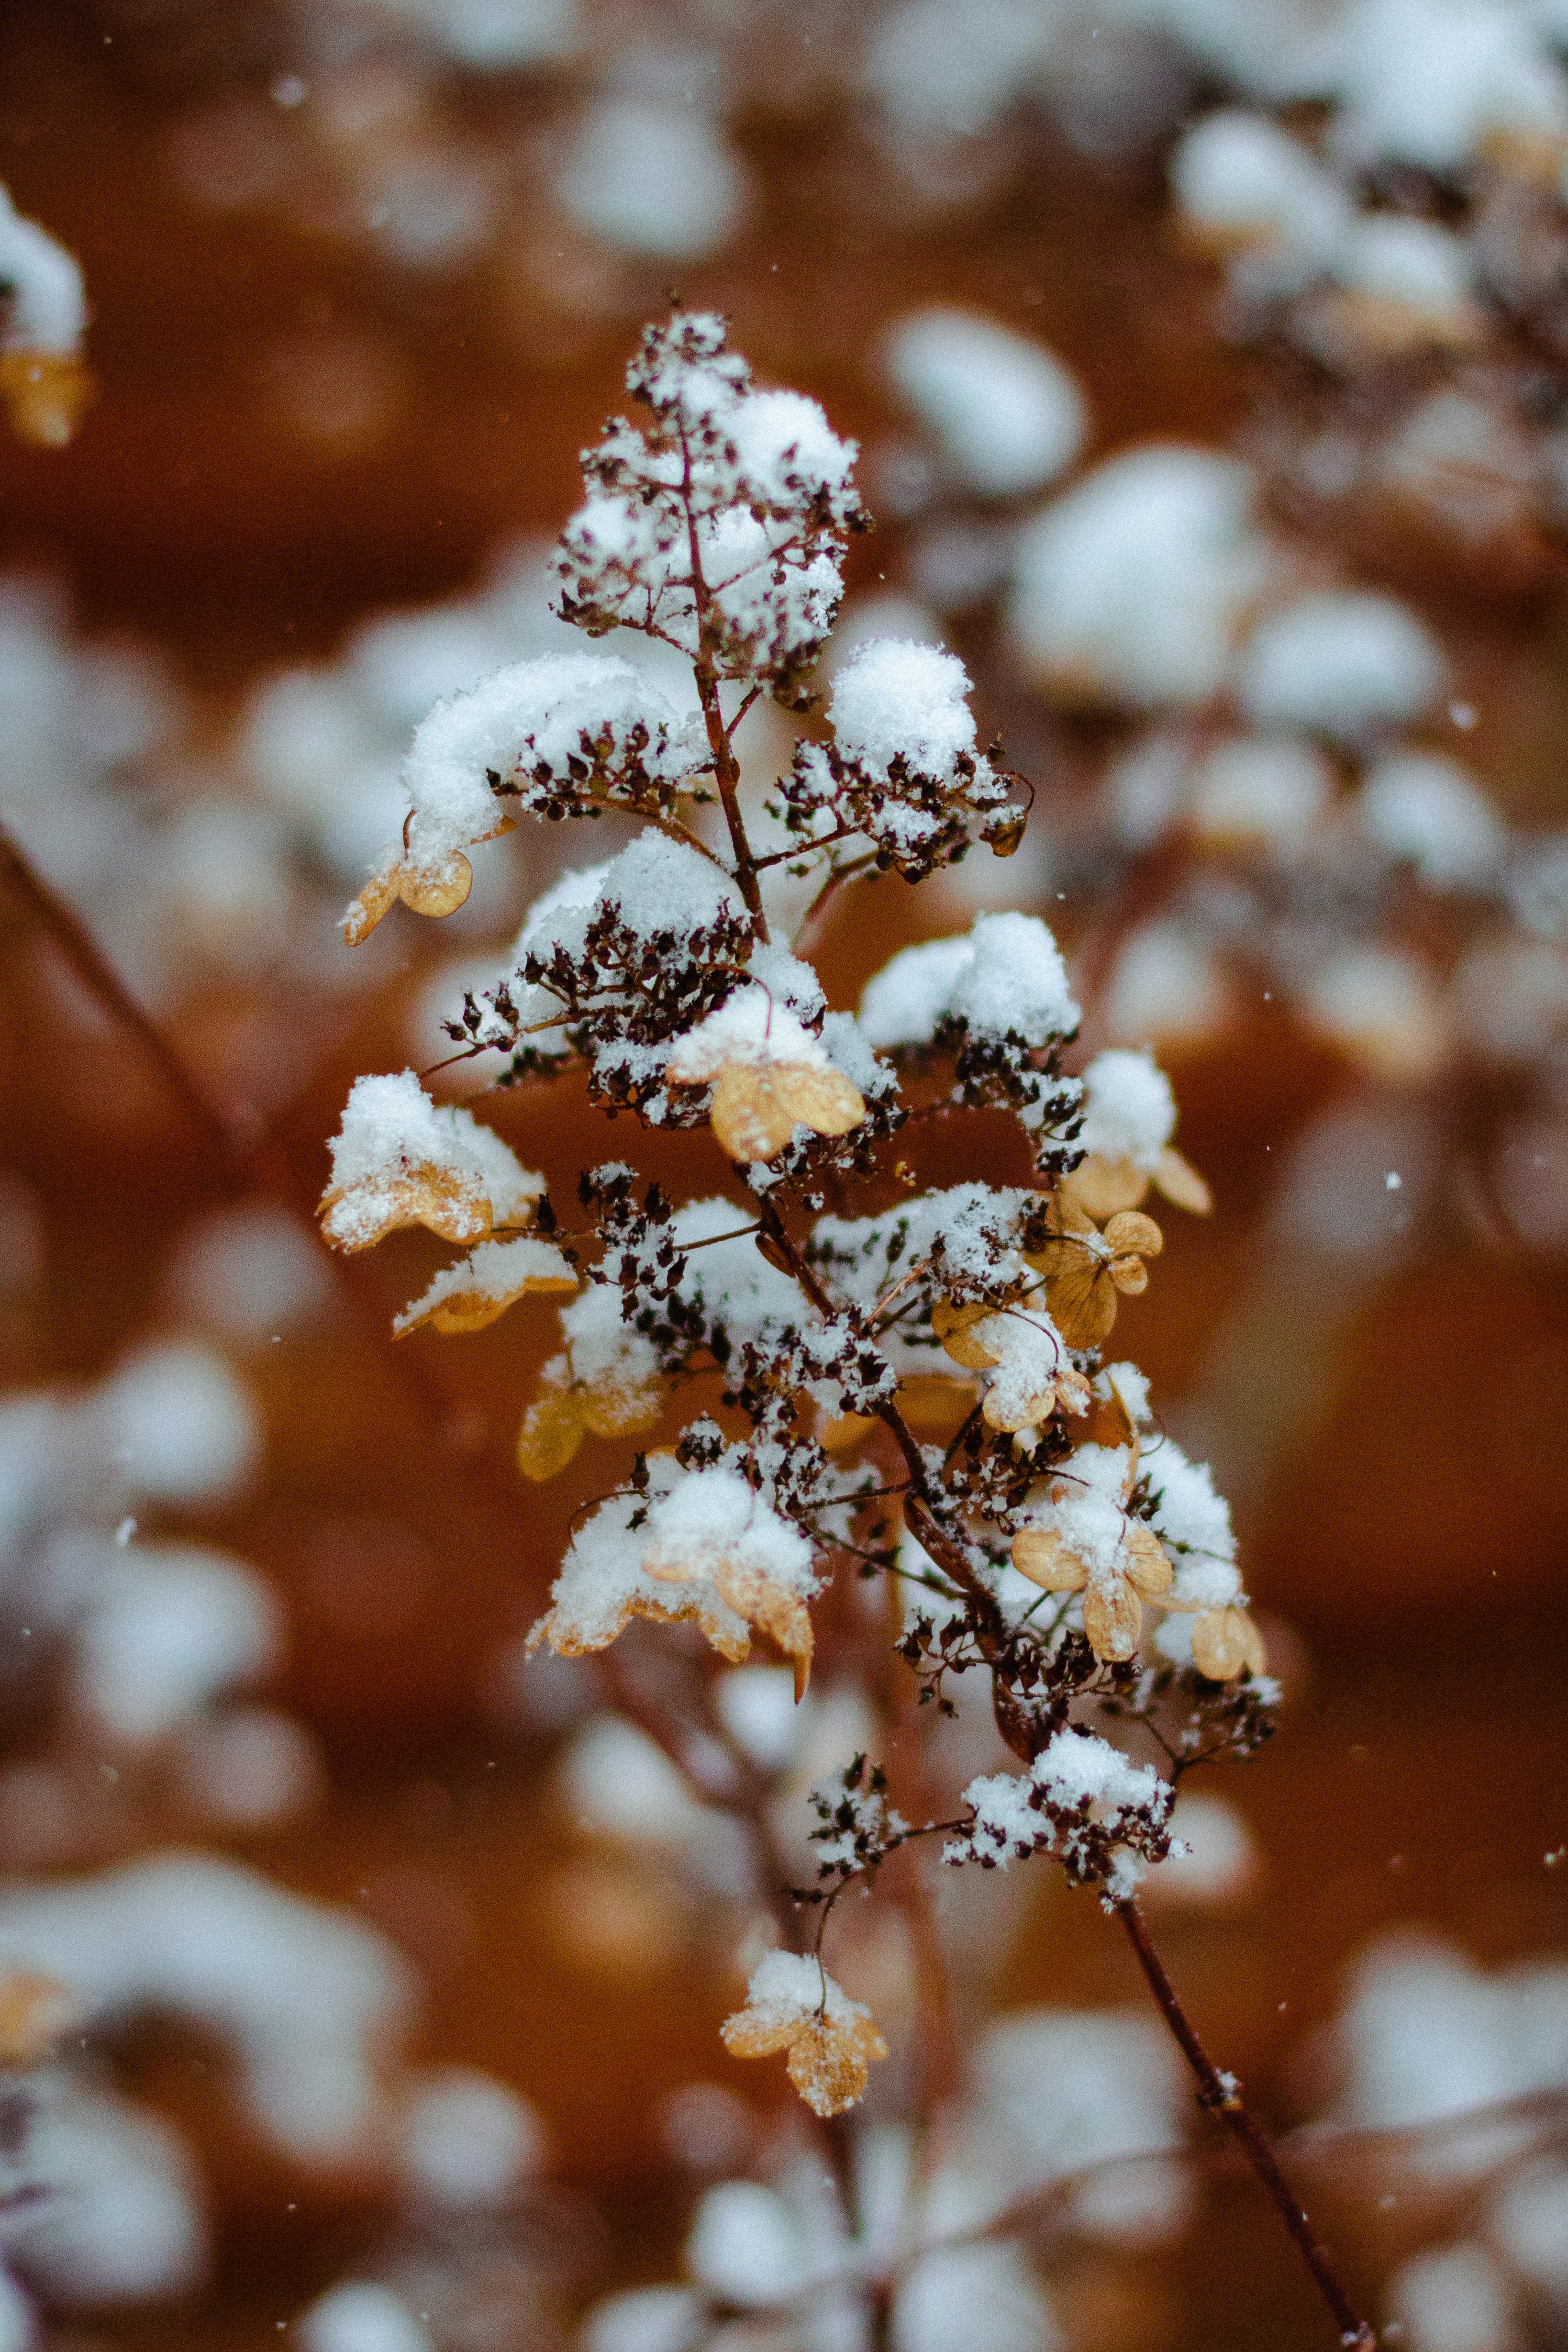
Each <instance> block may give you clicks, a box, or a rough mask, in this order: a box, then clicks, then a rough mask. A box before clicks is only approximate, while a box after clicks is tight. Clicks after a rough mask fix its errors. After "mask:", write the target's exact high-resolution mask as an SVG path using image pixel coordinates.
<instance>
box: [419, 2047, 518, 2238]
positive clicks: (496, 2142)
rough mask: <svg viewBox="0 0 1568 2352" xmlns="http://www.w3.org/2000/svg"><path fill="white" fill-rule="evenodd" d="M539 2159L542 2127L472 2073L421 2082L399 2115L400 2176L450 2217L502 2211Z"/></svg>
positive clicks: (507, 2093) (486, 2078) (507, 2092)
mask: <svg viewBox="0 0 1568 2352" xmlns="http://www.w3.org/2000/svg"><path fill="white" fill-rule="evenodd" d="M543 2157H544V2127H543V2126H542V2125H541V2124H540V2122H539V2119H538V2116H536V2115H535V2113H534V2111H533V2109H532V2107H530V2106H529V2105H528V2101H527V2100H526V2099H523V2098H519V2096H518V2095H517V2092H516V2091H514V2090H512V2089H510V2088H509V2087H508V2086H507V2084H505V2083H497V2081H496V2080H495V2078H494V2077H493V2076H492V2075H489V2074H479V2073H477V2072H476V2070H474V2069H472V2068H469V2067H464V2066H452V2067H445V2068H443V2069H442V2070H441V2072H439V2073H437V2074H429V2075H426V2076H425V2077H424V2078H423V2080H422V2081H421V2082H420V2083H419V2084H417V2085H416V2086H415V2088H414V2090H413V2094H412V2095H411V2096H410V2098H409V2102H408V2105H407V2106H406V2108H405V2109H404V2112H403V2117H402V2169H403V2171H404V2172H405V2174H406V2175H407V2176H408V2178H409V2179H410V2181H411V2182H412V2183H413V2186H414V2188H415V2189H418V2190H419V2192H420V2193H421V2195H422V2196H423V2197H426V2198H428V2199H430V2200H431V2201H432V2202H433V2203H435V2204H438V2205H444V2206H446V2207H448V2208H449V2209H451V2210H454V2211H461V2210H471V2209H474V2208H476V2207H483V2206H486V2205H497V2204H501V2203H503V2202H504V2201H505V2200H507V2198H509V2197H511V2196H513V2195H514V2194H515V2193H516V2191H517V2189H518V2187H519V2186H520V2185H521V2183H522V2182H523V2181H524V2180H526V2179H528V2176H529V2175H530V2174H531V2173H533V2172H536V2171H537V2170H538V2168H539V2165H540V2164H541V2162H542V2161H543Z"/></svg>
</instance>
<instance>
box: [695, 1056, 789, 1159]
mask: <svg viewBox="0 0 1568 2352" xmlns="http://www.w3.org/2000/svg"><path fill="white" fill-rule="evenodd" d="M708 1116H709V1118H710V1119H711V1121H712V1125H713V1131H714V1133H715V1135H716V1137H717V1138H718V1140H719V1142H720V1143H721V1144H722V1145H723V1147H724V1149H725V1150H726V1151H727V1153H728V1154H729V1156H730V1158H731V1159H732V1160H739V1161H740V1162H741V1163H742V1164H743V1165H745V1166H749V1165H750V1164H751V1162H752V1161H753V1160H772V1159H774V1158H775V1157H776V1156H777V1154H778V1153H779V1152H780V1151H782V1150H783V1149H784V1146H785V1145H786V1144H787V1143H788V1142H789V1138H790V1137H791V1136H792V1135H793V1134H794V1132H795V1114H794V1112H793V1111H792V1110H790V1109H789V1108H787V1107H786V1106H785V1104H784V1103H783V1102H782V1101H781V1100H780V1099H779V1091H778V1082H777V1077H776V1075H775V1073H774V1072H772V1071H770V1070H763V1069H758V1068H757V1067H755V1066H753V1065H752V1064H750V1063H745V1062H732V1063H730V1064H729V1066H728V1067H727V1068H726V1069H723V1070H721V1071H720V1072H719V1074H718V1077H717V1079H716V1082H715V1085H714V1090H713V1108H712V1110H711V1111H710V1112H709V1114H708Z"/></svg>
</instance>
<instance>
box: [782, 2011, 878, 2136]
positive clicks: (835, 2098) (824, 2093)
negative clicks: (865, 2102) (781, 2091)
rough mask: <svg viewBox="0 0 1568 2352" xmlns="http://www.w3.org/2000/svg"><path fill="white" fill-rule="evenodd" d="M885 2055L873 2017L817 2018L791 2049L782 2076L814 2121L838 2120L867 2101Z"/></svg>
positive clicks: (795, 2040) (805, 2027)
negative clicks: (874, 2066)
mask: <svg viewBox="0 0 1568 2352" xmlns="http://www.w3.org/2000/svg"><path fill="white" fill-rule="evenodd" d="M886 2055H887V2043H886V2042H884V2041H883V2037H882V2035H881V2033H880V2032H878V2031H877V2028H876V2026H875V2025H874V2024H873V2021H872V2020H871V2019H870V2018H869V2017H852V2018H847V2019H845V2020H844V2021H842V2022H841V2023H840V2022H835V2021H830V2020H828V2019H827V2018H821V2019H816V2018H813V2019H812V2020H811V2021H810V2022H809V2023H808V2024H807V2025H806V2026H804V2027H803V2028H802V2030H801V2031H800V2032H799V2033H798V2034H797V2035H796V2037H795V2039H794V2042H792V2043H791V2045H790V2049H789V2059H788V2061H787V2063H786V2064H785V2068H784V2071H785V2073H786V2074H788V2075H789V2080H790V2081H791V2083H793V2084H794V2085H795V2088H796V2089H797V2091H799V2093H800V2096H801V2097H802V2098H803V2099H804V2100H805V2102H806V2105H808V2106H809V2107H810V2110H811V2113H812V2114H813V2115H814V2116H839V2115H842V2114H843V2112H844V2109H845V2108H846V2107H852V2106H853V2105H854V2104H855V2102H856V2100H857V2099H860V2098H862V2096H863V2095H864V2093H865V2086H866V2078H867V2076H868V2074H870V2071H871V2063H872V2061H873V2059H875V2058H885V2057H886Z"/></svg>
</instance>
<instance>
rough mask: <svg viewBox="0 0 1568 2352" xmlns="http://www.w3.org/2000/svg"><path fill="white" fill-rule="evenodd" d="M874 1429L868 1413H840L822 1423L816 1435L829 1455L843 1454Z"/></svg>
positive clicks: (873, 1423)
mask: <svg viewBox="0 0 1568 2352" xmlns="http://www.w3.org/2000/svg"><path fill="white" fill-rule="evenodd" d="M907 1417H908V1413H907V1408H905V1418H906V1419H907ZM875 1427H876V1422H875V1420H874V1418H873V1415H872V1414H870V1413H869V1412H841V1413H838V1414H836V1415H835V1416H834V1418H833V1419H832V1420H831V1421H828V1422H824V1423H823V1424H822V1426H821V1429H820V1430H819V1431H818V1436H819V1438H820V1439H821V1444H823V1446H824V1447H825V1448H826V1449H827V1451H828V1452H829V1453H830V1454H843V1453H846V1452H847V1451H848V1450H849V1448H850V1447H851V1446H852V1445H858V1444H860V1442H861V1439H862V1437H866V1436H869V1435H870V1433H871V1432H872V1431H873V1429H874V1428H875Z"/></svg>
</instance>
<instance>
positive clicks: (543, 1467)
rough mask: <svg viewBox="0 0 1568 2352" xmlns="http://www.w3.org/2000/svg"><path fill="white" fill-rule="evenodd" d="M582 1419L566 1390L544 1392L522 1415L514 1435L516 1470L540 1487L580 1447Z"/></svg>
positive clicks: (563, 1465)
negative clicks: (520, 1423) (517, 1431)
mask: <svg viewBox="0 0 1568 2352" xmlns="http://www.w3.org/2000/svg"><path fill="white" fill-rule="evenodd" d="M582 1437H583V1419H582V1412H581V1408H580V1405H579V1403H578V1401H577V1398H576V1397H575V1396H574V1395H573V1393H572V1391H570V1389H546V1390H545V1391H544V1393H543V1394H542V1395H541V1396H537V1397H536V1398H535V1399H534V1401H533V1402H532V1404H531V1405H529V1407H528V1411H527V1412H525V1413H524V1415H523V1425H522V1429H521V1430H520V1432H519V1433H518V1436H517V1467H518V1469H519V1470H520V1471H521V1472H522V1474H523V1475H524V1477H525V1478H531V1479H532V1480H533V1481H534V1482H535V1484H536V1485H541V1484H542V1483H543V1481H544V1480H545V1479H547V1478H553V1477H554V1476H555V1475H556V1473H557V1472H558V1471H560V1470H564V1469H565V1468H566V1465H567V1464H568V1463H569V1462H570V1460H571V1458H572V1456H573V1454H575V1453H576V1452H577V1449H578V1447H579V1446H580V1444H582Z"/></svg>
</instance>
